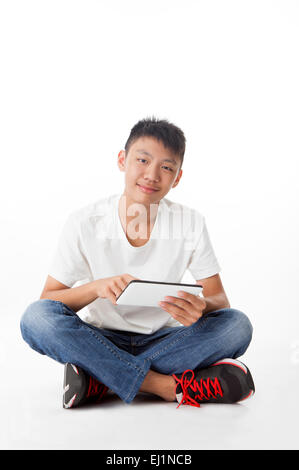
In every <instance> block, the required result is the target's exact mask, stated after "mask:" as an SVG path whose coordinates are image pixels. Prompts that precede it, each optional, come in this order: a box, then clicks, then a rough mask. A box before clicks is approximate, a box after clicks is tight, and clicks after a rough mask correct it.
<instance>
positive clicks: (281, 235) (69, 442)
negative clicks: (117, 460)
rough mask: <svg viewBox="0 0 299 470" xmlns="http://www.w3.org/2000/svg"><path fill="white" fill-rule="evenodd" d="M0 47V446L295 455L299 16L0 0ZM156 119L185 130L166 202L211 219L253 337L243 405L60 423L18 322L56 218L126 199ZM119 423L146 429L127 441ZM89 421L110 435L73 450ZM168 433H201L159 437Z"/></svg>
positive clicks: (225, 273)
mask: <svg viewBox="0 0 299 470" xmlns="http://www.w3.org/2000/svg"><path fill="white" fill-rule="evenodd" d="M0 43H1V50H0V64H1V65H0V66H1V74H0V100H1V104H0V108H1V109H0V121H1V122H0V124H1V141H0V152H1V185H0V196H1V232H0V236H1V244H0V255H1V271H0V276H1V278H0V282H1V298H0V306H1V325H2V328H1V330H0V339H1V343H0V366H1V369H2V374H1V375H2V377H3V381H4V384H3V386H1V388H0V403H1V407H3V411H1V413H2V417H1V424H0V438H1V442H0V446H1V448H25V449H26V448H28V449H29V448H73V447H72V446H77V448H111V449H113V448H119V449H120V448H195V449H196V448H298V437H297V422H298V417H299V412H298V397H297V395H296V388H297V389H298V385H299V380H298V368H299V329H298V325H299V320H298V310H299V309H298V306H299V305H298V274H297V273H298V268H297V265H298V150H299V144H298V124H299V117H298V116H299V115H298V109H299V92H298V89H299V87H298V83H299V65H298V52H299V51H298V49H299V47H298V46H299V3H298V2H297V1H290V0H283V1H282V0H281V1H266V0H258V1H256V0H252V1H250V2H249V1H243V0H236V1H232V0H228V1H226V0H220V1H200V0H188V1H186V2H184V3H183V2H181V1H177V0H172V1H168V0H167V1H166V0H163V1H161V0H159V1H158V0H151V2H147V1H144V0H139V1H137V0H126V1H120V0H109V1H89V0H88V1H76V0H72V1H66V0H59V1H56V0H51V1H43V0H38V1H32V0H30V1H14V0H9V1H8V0H6V1H5V0H3V1H1V3H0ZM152 115H154V116H156V117H159V118H166V119H168V120H170V121H171V122H173V123H175V124H176V125H178V126H179V127H181V128H182V129H183V131H184V133H185V135H186V138H187V148H186V154H185V161H184V164H183V177H182V179H181V181H180V183H179V185H178V186H177V188H175V189H173V190H172V191H170V192H169V193H168V195H167V197H168V198H169V199H170V200H172V201H174V202H181V203H183V204H187V205H189V206H192V207H195V208H196V209H197V210H199V211H200V212H201V213H203V214H204V215H205V217H206V221H207V225H208V229H209V232H210V236H211V240H212V243H213V246H214V249H215V252H216V255H217V257H218V260H219V262H220V264H221V267H222V272H221V277H222V281H223V284H224V288H225V290H226V292H227V295H228V297H229V300H230V302H231V305H232V306H233V307H235V308H239V309H241V310H243V311H244V312H245V313H247V315H248V316H249V318H250V320H251V322H252V323H253V326H254V339H253V341H252V343H251V346H250V348H249V350H248V352H246V355H245V356H244V362H246V364H247V365H248V366H249V367H250V369H251V371H252V374H253V376H254V378H255V382H256V389H257V391H256V395H255V397H254V398H252V399H251V401H250V404H249V402H248V404H244V405H242V406H241V405H236V406H235V407H233V406H225V405H224V407H222V408H221V407H220V408H217V405H206V407H201V409H199V410H197V409H193V407H186V406H185V407H180V408H179V410H176V409H175V405H173V404H167V403H164V402H163V403H160V402H159V401H157V402H154V403H150V405H149V403H148V402H138V399H137V400H136V404H135V405H134V402H133V404H131V405H129V406H128V405H125V404H123V403H122V402H120V401H117V400H116V402H115V403H114V402H113V406H112V405H110V409H109V410H108V411H107V410H104V408H102V409H101V410H98V409H95V408H93V409H92V411H90V409H89V410H85V411H81V410H80V412H79V413H78V412H77V415H75V414H74V413H73V411H70V414H67V413H68V412H67V411H65V410H62V409H60V408H61V380H62V373H63V368H62V366H61V365H58V364H57V363H55V362H54V361H52V360H50V359H48V358H46V357H42V356H40V355H38V354H37V353H35V352H33V351H32V350H30V349H29V348H28V346H27V345H26V344H25V343H24V342H23V341H22V339H21V336H20V331H19V319H20V317H21V315H22V313H23V311H24V310H25V308H26V306H27V305H28V304H29V303H31V302H32V301H34V300H36V299H38V298H39V296H40V293H41V290H42V288H43V285H44V282H45V279H46V276H47V269H48V266H49V263H50V261H51V256H52V254H53V251H54V248H55V246H56V242H57V238H58V235H59V232H60V230H61V227H62V225H63V223H64V221H65V219H66V217H67V215H68V214H69V213H70V212H71V211H72V210H74V209H76V208H79V207H81V206H84V205H85V204H88V203H90V202H93V201H94V200H96V199H99V198H101V197H105V196H106V195H108V194H109V195H110V194H113V193H115V192H119V191H120V190H121V189H122V188H123V183H124V179H123V178H124V176H123V175H124V174H123V173H120V171H119V170H118V167H117V154H118V152H119V150H121V149H123V148H124V145H125V142H126V140H127V138H128V135H129V132H130V129H131V128H132V127H133V125H134V124H135V123H136V122H137V121H138V120H139V119H142V118H144V117H148V116H152ZM50 392H51V393H50ZM1 395H2V397H1ZM45 397H46V399H45ZM139 400H140V399H139ZM155 406H156V407H158V406H159V407H160V408H159V413H158V412H156V417H155V419H154V418H153V413H152V410H153V409H154V407H155ZM215 406H216V408H215ZM209 407H210V408H209ZM190 408H191V410H190ZM241 409H242V410H243V411H236V410H241ZM244 410H246V411H245V412H244ZM156 411H157V410H156ZM163 411H164V412H165V418H163V419H162V417H163ZM72 413H73V414H72ZM99 413H103V415H102V414H99ZM113 413H114V415H113ZM130 413H131V414H132V413H133V415H134V419H137V420H138V423H144V421H146V420H147V423H146V428H145V429H144V430H143V433H140V432H139V433H137V434H136V436H134V432H135V433H136V428H135V427H133V425H132V433H133V437H134V439H135V440H134V439H129V437H128V433H127V432H126V431H125V429H127V427H128V415H130ZM146 413H148V415H147V414H146ZM154 414H155V413H154ZM195 414H196V415H197V416H196V418H195V416H194V415H195ZM50 416H51V419H52V421H50V422H49V421H48V420H49V419H50ZM74 416H76V417H75V418H74ZM91 416H93V419H95V420H96V421H95V422H96V424H95V426H96V427H97V429H98V423H99V422H100V423H103V420H104V423H105V426H106V428H105V429H106V430H107V429H110V428H109V426H111V424H109V423H111V416H114V418H113V419H114V423H115V420H117V422H118V426H117V430H115V428H113V429H114V431H112V428H111V433H110V434H109V432H108V433H107V432H106V433H105V438H104V439H102V441H101V443H99V440H98V439H94V438H93V436H94V432H93V428H92V427H91V428H87V429H86V430H85V434H84V439H83V438H82V435H81V434H80V433H78V434H77V433H76V424H77V425H78V426H79V424H80V423H81V424H80V426H81V425H82V423H83V422H84V420H85V419H86V420H88V423H90V422H91ZM157 416H159V418H157ZM200 417H202V420H203V421H202V423H204V426H205V430H206V432H205V435H202V434H201V435H200V437H199V434H198V432H197V428H196V426H197V425H198V419H200ZM157 419H160V421H161V422H160V423H159V430H160V431H159V430H155V432H153V429H152V428H153V427H156V426H157V424H156V423H157V421H156V420H157ZM44 420H47V421H48V427H47V429H48V431H46V430H45V429H44V428H43V422H44ZM76 420H79V421H78V423H77V421H76ZM80 420H81V421H80ZM82 420H83V421H82ZM151 420H152V421H151ZM180 420H181V421H180ZM184 420H186V422H185V421H184ZM79 422H80V423H79ZM122 423H123V427H122ZM167 423H168V424H169V429H168V428H167ZM186 423H188V424H186ZM215 423H217V426H218V428H217V429H218V433H217V432H216V434H215ZM139 426H140V424H139ZM163 426H166V427H165V428H164V427H163ZM173 426H175V427H177V426H180V428H182V427H184V426H187V427H189V428H190V427H191V429H193V431H194V432H195V434H196V435H197V437H196V438H195V437H194V436H193V437H190V436H192V435H193V434H192V432H191V431H190V432H191V434H190V433H189V432H187V430H186V432H184V433H183V435H181V436H180V438H178V436H177V438H176V439H174V437H173V436H172V438H171V439H170V434H171V432H173V431H171V429H173ZM213 428H214V432H212V431H213ZM62 429H64V430H67V432H63V431H62ZM177 429H178V428H177ZM55 430H57V431H55ZM134 430H135V431H134ZM146 430H147V431H146ZM139 431H140V429H139ZM59 432H61V433H62V432H63V434H61V435H60V434H59ZM182 436H183V437H182Z"/></svg>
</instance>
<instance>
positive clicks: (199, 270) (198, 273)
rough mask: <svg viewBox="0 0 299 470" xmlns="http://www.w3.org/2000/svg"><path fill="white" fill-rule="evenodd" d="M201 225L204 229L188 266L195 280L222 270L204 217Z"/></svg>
mask: <svg viewBox="0 0 299 470" xmlns="http://www.w3.org/2000/svg"><path fill="white" fill-rule="evenodd" d="M201 226H202V229H201V233H200V235H199V239H198V241H197V243H196V245H195V248H194V250H193V252H192V255H191V258H190V262H189V265H188V267H187V269H188V270H189V271H190V273H191V274H192V276H193V277H194V279H195V280H200V279H205V278H206V277H210V276H214V275H215V274H217V273H219V272H220V271H221V267H220V265H219V263H218V260H217V258H216V255H215V253H214V249H213V247H212V243H211V240H210V236H209V233H208V229H207V226H206V221H205V218H204V217H202V224H201Z"/></svg>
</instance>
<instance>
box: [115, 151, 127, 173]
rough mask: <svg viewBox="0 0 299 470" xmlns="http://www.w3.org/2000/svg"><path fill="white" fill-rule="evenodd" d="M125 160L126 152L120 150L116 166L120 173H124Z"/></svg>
mask: <svg viewBox="0 0 299 470" xmlns="http://www.w3.org/2000/svg"><path fill="white" fill-rule="evenodd" d="M125 160H126V152H125V150H120V152H119V153H118V156H117V165H118V168H119V169H120V171H125Z"/></svg>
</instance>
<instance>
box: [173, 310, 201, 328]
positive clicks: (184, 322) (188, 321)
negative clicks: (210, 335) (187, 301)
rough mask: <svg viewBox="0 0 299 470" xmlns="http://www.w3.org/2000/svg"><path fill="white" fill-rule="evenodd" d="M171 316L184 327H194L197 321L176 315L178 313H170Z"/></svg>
mask: <svg viewBox="0 0 299 470" xmlns="http://www.w3.org/2000/svg"><path fill="white" fill-rule="evenodd" d="M170 315H171V316H172V317H173V318H174V319H175V320H177V321H178V322H179V323H181V324H182V325H184V326H190V325H192V324H193V323H195V319H193V318H192V319H191V318H190V317H189V318H187V317H185V316H183V315H179V314H176V313H170Z"/></svg>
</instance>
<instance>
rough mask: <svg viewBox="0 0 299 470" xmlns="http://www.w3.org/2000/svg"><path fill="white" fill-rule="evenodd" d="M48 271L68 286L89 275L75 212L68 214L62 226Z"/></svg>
mask: <svg viewBox="0 0 299 470" xmlns="http://www.w3.org/2000/svg"><path fill="white" fill-rule="evenodd" d="M48 273H49V275H50V276H52V277H54V279H56V280H57V281H59V282H62V284H65V285H66V286H68V287H72V286H73V284H75V283H76V282H77V281H82V280H85V279H87V278H89V277H90V268H89V265H88V262H87V259H86V257H85V255H84V252H83V249H82V244H81V239H80V224H79V223H78V220H77V219H76V215H75V214H71V215H69V217H68V218H67V220H66V222H65V224H64V226H63V228H62V231H61V233H60V236H59V239H58V243H57V246H56V249H55V251H54V255H53V258H52V261H51V263H50V267H49V272H48Z"/></svg>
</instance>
